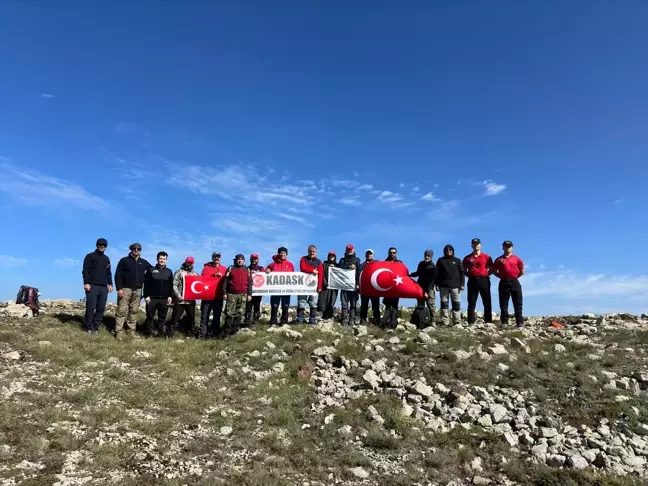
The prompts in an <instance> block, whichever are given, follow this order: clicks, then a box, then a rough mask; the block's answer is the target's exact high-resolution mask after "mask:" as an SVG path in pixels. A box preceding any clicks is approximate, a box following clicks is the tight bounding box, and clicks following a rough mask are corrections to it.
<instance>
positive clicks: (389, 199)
mask: <svg viewBox="0 0 648 486" xmlns="http://www.w3.org/2000/svg"><path fill="white" fill-rule="evenodd" d="M378 199H380V200H381V201H382V202H385V203H394V202H398V201H402V200H403V196H401V195H400V194H397V193H394V192H391V191H382V192H381V193H380V195H379V196H378Z"/></svg>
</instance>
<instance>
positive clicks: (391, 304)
mask: <svg viewBox="0 0 648 486" xmlns="http://www.w3.org/2000/svg"><path fill="white" fill-rule="evenodd" d="M385 261H386V262H400V260H399V259H398V250H396V248H394V247H393V246H392V247H391V248H390V249H389V250H388V251H387V258H385ZM398 302H399V299H398V297H385V298H384V299H383V304H385V313H386V314H387V313H388V312H387V309H395V312H398Z"/></svg>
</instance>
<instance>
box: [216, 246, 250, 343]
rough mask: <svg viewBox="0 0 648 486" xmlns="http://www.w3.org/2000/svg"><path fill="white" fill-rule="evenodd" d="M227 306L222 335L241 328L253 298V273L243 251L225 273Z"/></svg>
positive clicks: (224, 294)
mask: <svg viewBox="0 0 648 486" xmlns="http://www.w3.org/2000/svg"><path fill="white" fill-rule="evenodd" d="M223 288H224V293H223V300H224V301H226V302H227V306H226V307H225V326H224V329H223V333H222V337H227V336H233V335H234V334H236V333H237V332H238V331H239V329H240V328H241V320H242V319H243V317H244V316H245V306H246V304H247V303H248V302H250V301H251V300H252V274H251V273H250V269H249V268H247V267H246V266H245V256H244V255H243V254H241V253H239V254H238V255H236V256H235V257H234V265H233V266H231V267H229V268H228V269H227V271H226V273H225V282H224V284H223Z"/></svg>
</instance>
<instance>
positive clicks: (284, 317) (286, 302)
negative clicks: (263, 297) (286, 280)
mask: <svg viewBox="0 0 648 486" xmlns="http://www.w3.org/2000/svg"><path fill="white" fill-rule="evenodd" d="M279 306H281V323H282V324H287V323H288V307H290V295H272V296H270V324H277V319H278V317H279Z"/></svg>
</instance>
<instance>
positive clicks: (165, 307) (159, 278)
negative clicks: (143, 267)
mask: <svg viewBox="0 0 648 486" xmlns="http://www.w3.org/2000/svg"><path fill="white" fill-rule="evenodd" d="M167 258H168V255H167V253H166V252H164V251H160V252H158V254H157V264H156V265H155V266H154V267H151V268H150V269H149V271H148V272H146V277H144V292H143V295H144V300H145V301H146V324H145V325H144V335H145V336H151V335H152V333H153V332H152V331H153V328H154V327H155V331H156V333H157V335H158V336H160V337H162V336H163V335H164V321H165V320H166V316H167V312H168V311H169V306H170V305H171V302H172V301H173V272H172V271H171V269H170V268H168V267H167V266H166V264H167ZM156 313H157V324H156V325H155V326H154V325H153V322H154V321H155V314H156Z"/></svg>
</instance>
